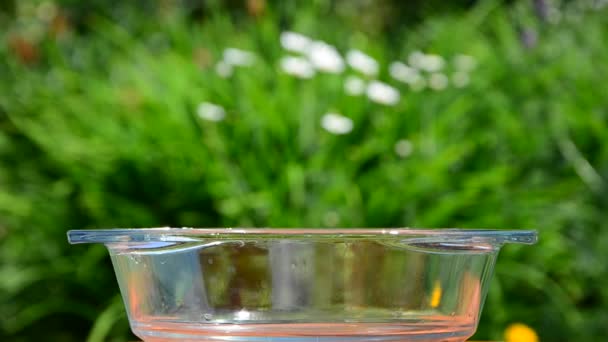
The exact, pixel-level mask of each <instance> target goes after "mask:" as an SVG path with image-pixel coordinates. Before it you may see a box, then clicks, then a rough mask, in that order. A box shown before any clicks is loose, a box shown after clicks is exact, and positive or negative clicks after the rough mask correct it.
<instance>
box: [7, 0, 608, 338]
mask: <svg viewBox="0 0 608 342" xmlns="http://www.w3.org/2000/svg"><path fill="white" fill-rule="evenodd" d="M580 3H582V2H573V3H571V4H569V5H563V6H562V12H561V20H560V21H559V22H557V23H549V22H542V21H540V20H539V19H537V18H536V17H535V16H534V14H533V13H532V11H531V9H530V8H529V4H528V3H527V2H521V3H515V4H513V5H511V6H509V7H506V6H503V5H500V6H499V5H497V4H495V3H493V2H491V1H490V2H481V3H480V4H478V5H477V6H476V7H474V8H473V9H472V10H470V11H467V12H462V13H460V12H458V13H456V12H455V13H453V14H448V15H441V16H435V17H429V18H428V19H426V20H425V21H423V22H422V23H421V24H419V25H416V26H413V27H412V26H410V27H407V28H406V29H403V30H401V31H399V33H398V34H397V33H395V34H394V35H392V36H389V37H387V36H383V35H380V34H368V33H363V32H359V31H358V30H357V29H356V28H355V27H353V26H354V25H353V24H352V23H350V22H347V21H341V20H337V19H336V18H335V17H333V16H332V15H330V14H327V13H326V12H324V7H323V6H320V5H318V4H317V5H310V6H302V5H300V7H301V8H297V9H288V10H290V11H291V12H288V14H289V15H286V14H285V13H283V12H281V11H285V10H287V9H285V8H281V9H277V8H272V7H271V8H269V9H268V10H267V11H266V14H265V15H264V16H262V17H260V18H257V19H251V18H239V19H238V20H237V19H234V17H232V18H231V17H229V16H227V15H223V14H221V13H224V12H215V14H213V15H211V16H210V17H207V18H206V19H204V20H202V21H191V20H187V19H186V18H185V16H184V15H183V14H182V13H181V12H180V10H179V8H177V9H175V8H174V9H169V10H167V11H165V12H164V13H163V14H162V15H156V16H154V22H151V21H150V20H145V19H146V18H147V17H145V16H144V17H142V16H141V15H139V16H138V15H137V14H132V15H131V16H128V17H127V18H128V25H127V24H117V23H116V22H113V21H112V20H109V19H107V18H103V17H92V18H91V19H90V21H89V22H88V24H87V25H88V28H89V31H88V32H87V33H86V34H77V33H75V32H72V33H71V34H68V35H65V36H63V37H61V38H59V39H55V38H53V37H52V36H51V35H49V34H42V35H41V36H39V38H38V40H37V41H38V42H37V43H36V47H37V48H38V49H39V54H40V57H39V60H38V62H36V63H34V64H24V63H23V62H20V60H19V58H17V57H15V53H14V51H13V50H14V49H13V48H11V47H10V46H11V45H10V44H2V45H1V47H0V163H1V164H0V239H1V240H0V241H2V248H0V260H2V261H1V263H0V316H1V317H6V319H3V320H0V336H2V337H4V338H5V339H9V340H11V341H32V340H34V339H35V338H38V339H39V338H41V337H44V338H46V340H49V341H50V340H61V341H82V340H83V338H84V337H85V336H89V340H90V341H110V340H116V341H120V340H124V339H125V336H128V335H126V334H127V331H128V326H127V323H126V320H125V318H124V316H119V317H118V320H117V317H116V312H117V311H119V309H118V308H117V304H116V303H117V302H116V300H117V299H116V294H117V292H118V288H117V286H116V285H115V280H114V278H113V273H112V270H111V268H110V264H109V258H108V257H107V255H106V253H105V251H104V249H103V248H102V247H100V246H95V247H92V246H88V247H77V246H72V247H71V246H68V245H67V243H66V241H65V240H66V239H65V231H66V230H67V229H69V228H91V227H132V226H160V225H172V226H274V227H278V226H290V227H292V226H328V225H336V226H343V227H362V226H370V227H372V226H420V227H448V226H449V227H465V228H466V227H490V228H535V229H538V230H539V232H540V243H539V244H538V245H537V246H534V247H528V246H526V247H519V246H507V247H506V248H505V249H504V250H503V252H502V253H501V256H500V258H499V263H498V266H497V273H496V277H495V280H494V281H493V284H492V288H491V290H490V294H489V297H488V299H487V301H486V305H485V308H484V315H483V317H482V320H481V323H480V327H479V333H478V335H477V337H478V338H488V339H501V338H502V333H503V330H504V329H505V327H506V326H507V325H508V324H509V323H512V322H524V323H526V324H528V325H529V326H531V327H533V328H534V329H535V330H537V331H538V332H539V334H540V336H541V338H542V339H543V340H546V341H558V340H572V341H591V340H601V339H602V338H605V337H608V334H607V333H606V329H605V322H606V320H607V319H608V315H607V313H606V310H605V307H606V305H608V290H606V287H605V286H603V285H604V284H605V283H606V281H608V270H607V268H606V263H605V260H606V258H607V257H608V252H606V250H607V248H608V233H607V232H606V228H608V227H607V223H606V220H605V217H606V215H605V212H606V209H608V208H607V194H608V192H607V190H608V189H607V185H606V182H607V175H608V144H606V141H608V91H607V90H606V89H608V88H607V87H606V86H605V82H606V80H607V79H608V64H606V63H604V62H603V61H606V60H608V45H606V44H605V43H604V42H605V41H606V38H607V34H608V21H607V19H606V18H608V17H607V16H606V15H607V14H608V13H607V12H606V10H605V9H602V10H591V9H579V8H578V7H581V6H579V4H580ZM293 13H297V15H294V14H293ZM280 16H287V17H288V18H290V21H289V27H290V28H291V29H292V30H294V31H298V32H301V33H304V34H307V35H309V36H311V37H313V38H315V39H322V40H325V41H327V42H328V43H330V44H333V45H335V46H336V47H337V48H338V50H340V52H341V53H342V54H345V53H346V51H347V50H348V49H349V48H359V49H361V50H363V51H365V52H367V53H369V54H371V55H372V56H374V57H375V58H376V59H377V60H378V61H379V62H380V65H381V71H380V75H379V79H380V80H382V81H384V82H387V83H389V84H391V85H393V86H395V87H396V88H398V89H399V90H400V92H401V101H400V102H399V103H398V104H397V105H395V106H384V105H380V104H375V103H373V102H370V101H369V100H368V99H367V98H366V97H365V96H362V97H352V96H348V95H346V94H345V93H344V90H343V82H344V80H345V78H346V77H347V76H348V75H354V74H355V72H353V71H351V70H349V69H347V71H346V72H344V73H342V74H338V75H332V74H323V73H318V74H317V75H316V76H315V77H314V78H312V79H310V80H301V79H297V78H294V77H292V76H289V75H286V74H285V73H283V72H282V71H281V70H280V68H279V59H280V57H282V56H283V55H285V54H286V52H284V51H283V50H282V49H281V47H280V45H279V34H280V32H281V29H280V28H279V26H278V24H277V23H278V20H277V18H278V17H280ZM30 20H34V19H30ZM26 23H27V21H26ZM20 25H22V26H19V25H14V27H13V26H11V29H10V30H7V31H6V33H5V41H6V42H8V41H10V39H12V38H11V37H13V36H14V35H15V34H19V33H20V32H25V31H26V29H24V28H23V25H25V27H27V25H26V24H23V23H21V24H20ZM522 28H527V29H533V30H535V31H536V32H537V34H538V42H537V43H536V45H535V46H534V47H532V48H526V47H524V45H523V44H522V43H521V40H520V31H521V29H522ZM397 37H398V38H397ZM226 47H238V48H242V49H246V50H249V51H252V52H254V53H255V54H256V60H255V64H254V65H253V66H251V67H241V68H237V69H236V70H235V73H234V75H233V76H232V77H230V78H222V77H219V76H218V75H217V74H216V72H215V70H214V65H215V63H216V62H217V61H218V60H219V59H220V58H221V54H222V51H223V50H224V48H226ZM414 50H422V51H425V52H432V53H435V54H439V55H442V56H444V57H445V58H446V60H447V61H448V62H449V61H450V60H451V58H452V57H453V56H455V55H457V54H461V53H465V54H469V55H472V56H474V57H475V58H476V60H477V67H476V69H475V70H473V71H472V72H471V83H470V84H469V85H468V86H467V87H465V88H455V87H453V86H449V87H448V88H447V89H445V90H442V91H433V90H429V89H426V90H423V91H420V92H415V91H412V90H410V89H409V88H408V86H407V85H404V84H402V83H399V82H397V81H395V80H393V79H392V78H391V77H390V76H389V75H388V71H387V68H388V64H389V63H390V62H391V61H394V60H401V61H406V60H407V56H408V55H409V53H410V52H412V51H414ZM195 56H198V57H197V58H195ZM201 56H202V57H201ZM450 68H451V67H450ZM450 73H451V72H450V71H448V72H447V74H448V75H449V74H450ZM205 101H207V102H212V103H216V104H219V105H221V106H223V107H224V108H225V110H226V118H225V120H223V121H220V122H211V121H205V120H201V119H200V118H199V117H198V116H197V114H196V108H197V106H198V104H199V103H201V102H205ZM328 111H334V112H339V113H341V114H342V115H345V116H347V117H349V118H351V119H352V120H353V123H354V129H353V131H352V132H350V133H349V134H346V135H333V134H330V133H328V132H327V131H325V130H324V129H323V128H322V127H321V125H320V121H321V117H322V115H323V114H325V113H327V112H328ZM401 139H407V140H409V141H410V142H411V143H412V146H413V152H412V154H411V155H409V156H408V157H405V158H402V157H399V156H398V155H397V154H396V153H395V151H394V146H395V144H396V143H397V142H398V141H399V140H401ZM92 327H94V328H92ZM91 329H92V330H91ZM89 331H90V335H89Z"/></svg>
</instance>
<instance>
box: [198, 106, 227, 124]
mask: <svg viewBox="0 0 608 342" xmlns="http://www.w3.org/2000/svg"><path fill="white" fill-rule="evenodd" d="M196 114H197V115H198V117H199V118H201V119H203V120H207V121H215V122H217V121H222V120H224V117H226V111H225V110H224V108H223V107H222V106H219V105H216V104H213V103H210V102H201V103H200V104H199V105H198V107H197V108H196Z"/></svg>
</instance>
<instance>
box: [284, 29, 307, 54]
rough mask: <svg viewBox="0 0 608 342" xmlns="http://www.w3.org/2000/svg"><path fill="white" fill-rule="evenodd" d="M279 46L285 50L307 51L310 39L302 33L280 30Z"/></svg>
mask: <svg viewBox="0 0 608 342" xmlns="http://www.w3.org/2000/svg"><path fill="white" fill-rule="evenodd" d="M280 39H281V46H282V47H283V48H284V49H285V50H289V51H292V52H298V53H307V52H308V50H309V48H310V44H311V43H312V40H311V39H310V38H308V37H306V36H305V35H303V34H300V33H297V32H290V31H286V32H282V33H281V38H280Z"/></svg>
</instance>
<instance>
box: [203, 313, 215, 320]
mask: <svg viewBox="0 0 608 342" xmlns="http://www.w3.org/2000/svg"><path fill="white" fill-rule="evenodd" d="M203 318H204V319H205V321H210V320H211V319H212V318H213V315H212V314H208V313H206V314H204V315H203Z"/></svg>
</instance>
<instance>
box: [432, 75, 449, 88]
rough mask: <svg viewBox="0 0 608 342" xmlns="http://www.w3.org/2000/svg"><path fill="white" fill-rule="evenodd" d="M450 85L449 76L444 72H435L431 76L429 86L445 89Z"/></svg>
mask: <svg viewBox="0 0 608 342" xmlns="http://www.w3.org/2000/svg"><path fill="white" fill-rule="evenodd" d="M447 86H448V77H447V76H446V75H444V74H442V73H434V74H431V76H430V77H429V88H431V89H433V90H443V89H445V88H447Z"/></svg>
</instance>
